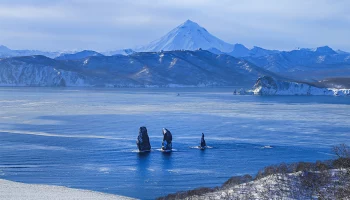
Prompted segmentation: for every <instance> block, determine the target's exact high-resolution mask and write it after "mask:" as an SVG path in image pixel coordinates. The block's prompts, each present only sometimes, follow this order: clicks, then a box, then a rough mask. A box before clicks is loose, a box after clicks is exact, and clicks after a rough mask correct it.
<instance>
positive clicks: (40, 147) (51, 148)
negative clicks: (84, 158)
mask: <svg viewBox="0 0 350 200" xmlns="http://www.w3.org/2000/svg"><path fill="white" fill-rule="evenodd" d="M0 148H6V149H15V150H49V151H71V150H70V149H67V148H65V147H60V146H47V145H38V144H23V145H8V146H0Z"/></svg>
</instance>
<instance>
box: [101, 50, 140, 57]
mask: <svg viewBox="0 0 350 200" xmlns="http://www.w3.org/2000/svg"><path fill="white" fill-rule="evenodd" d="M133 53H135V51H134V50H132V49H120V50H115V51H106V52H103V55H105V56H114V55H124V56H127V55H130V54H133Z"/></svg>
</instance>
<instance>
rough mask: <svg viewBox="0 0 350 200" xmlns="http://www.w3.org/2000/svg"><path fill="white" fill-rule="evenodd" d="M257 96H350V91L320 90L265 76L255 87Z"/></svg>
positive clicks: (303, 84) (254, 91)
mask: <svg viewBox="0 0 350 200" xmlns="http://www.w3.org/2000/svg"><path fill="white" fill-rule="evenodd" d="M252 92H253V93H254V94H255V95H263V96H265V95H266V96H268V95H305V96H306V95H319V96H321V95H323V96H349V95H350V89H335V88H319V87H315V86H312V85H309V84H306V83H298V82H291V81H281V80H277V79H275V78H272V77H269V76H264V77H262V78H259V79H258V80H257V82H256V84H255V85H254V87H253V90H252Z"/></svg>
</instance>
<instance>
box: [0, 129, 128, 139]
mask: <svg viewBox="0 0 350 200" xmlns="http://www.w3.org/2000/svg"><path fill="white" fill-rule="evenodd" d="M0 133H11V134H20V135H36V136H44V137H62V138H86V139H107V140H132V141H133V140H134V139H130V138H123V137H111V136H103V135H64V134H56V133H46V132H35V131H17V130H0Z"/></svg>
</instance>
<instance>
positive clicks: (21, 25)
mask: <svg viewBox="0 0 350 200" xmlns="http://www.w3.org/2000/svg"><path fill="white" fill-rule="evenodd" d="M349 10H350V1H349V0H289V1H287V0H30V1H29V0H1V1H0V44H3V45H6V46H8V47H9V48H12V49H40V50H72V49H93V50H97V51H104V50H112V49H120V48H130V47H131V48H132V47H134V46H137V45H143V44H146V43H148V42H150V41H152V40H155V39H157V38H159V37H161V36H162V35H164V34H166V33H167V32H168V31H170V30H171V29H173V28H174V27H176V26H178V25H179V24H181V23H183V22H184V21H185V20H186V19H191V20H192V21H195V22H197V23H198V24H200V25H201V26H203V27H205V28H206V29H207V30H208V31H209V32H210V33H212V34H213V35H215V36H217V37H219V38H220V39H222V40H224V41H226V42H229V43H242V44H244V45H246V46H248V47H252V46H261V47H264V48H274V49H294V48H296V47H316V46H323V45H329V46H331V47H332V48H335V49H343V50H347V51H350V39H349V37H350V12H349Z"/></svg>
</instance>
